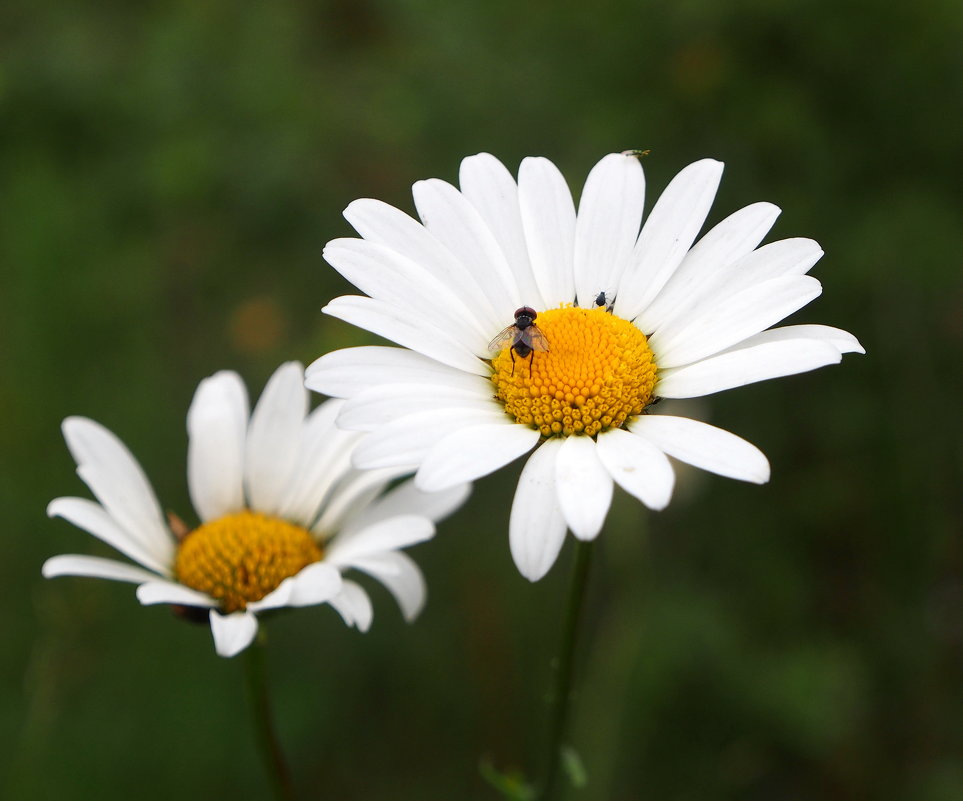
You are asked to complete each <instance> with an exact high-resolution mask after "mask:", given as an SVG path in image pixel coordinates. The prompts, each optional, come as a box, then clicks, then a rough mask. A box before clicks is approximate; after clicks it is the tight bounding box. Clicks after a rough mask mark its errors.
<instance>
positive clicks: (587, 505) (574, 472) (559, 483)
mask: <svg viewBox="0 0 963 801" xmlns="http://www.w3.org/2000/svg"><path fill="white" fill-rule="evenodd" d="M555 482H556V487H557V490H558V502H559V506H561V509H562V514H563V515H564V516H565V522H566V523H568V527H569V528H570V529H572V533H573V534H574V535H575V536H576V537H578V538H579V539H580V540H593V539H595V538H596V537H597V536H598V534H599V532H600V531H601V530H602V524H603V523H604V522H605V516H606V515H607V514H608V511H609V506H610V505H611V504H612V477H611V476H610V475H609V473H608V471H607V470H606V469H605V467H604V466H603V465H602V462H601V461H600V460H599V457H598V454H597V453H596V445H595V442H594V441H593V440H592V438H591V437H567V438H566V439H565V440H564V441H563V443H562V447H561V448H559V451H558V458H557V460H556V462H555Z"/></svg>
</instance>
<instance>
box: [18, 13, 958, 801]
mask: <svg viewBox="0 0 963 801" xmlns="http://www.w3.org/2000/svg"><path fill="white" fill-rule="evenodd" d="M961 41H963V6H961V5H960V4H959V3H956V2H947V1H946V0H924V2H921V3H917V4H915V5H912V7H911V5H910V4H897V5H894V6H893V7H885V6H884V5H883V4H879V3H870V2H865V0H846V1H845V2H828V0H824V1H823V2H805V3H804V2H798V0H797V2H788V3H782V4H777V3H771V2H764V0H741V1H740V2H734V3H728V4H719V3H715V2H711V1H710V0H684V1H683V2H679V3H674V4H668V3H655V2H647V3H631V2H599V3H595V4H589V3H574V2H564V3H532V4H528V5H525V4H520V3H517V2H505V1H504V0H489V2H487V3H484V4H481V3H479V4H462V3H430V2H426V1H425V0H421V1H420V2H419V1H417V0H413V1H412V2H402V3H393V2H389V0H331V1H330V2H321V3H315V4H310V3H306V2H294V0H277V1H276V2H273V3H251V4H237V3H231V2H226V1H224V0H191V1H190V2H177V3H171V2H167V3H165V2H147V3H137V4H130V3H121V2H101V3H67V2H63V0H31V1H30V2H29V3H27V2H25V0H13V2H7V3H4V4H3V6H2V8H0V264H2V277H0V282H2V283H0V303H2V311H0V314H2V324H0V353H2V358H3V370H2V379H0V412H2V419H3V425H2V427H0V465H2V473H0V503H2V509H3V514H4V518H5V524H4V526H3V528H4V549H3V550H4V558H3V559H2V560H0V577H2V586H3V594H2V597H0V636H2V638H3V645H2V648H0V797H2V798H4V799H16V800H18V801H19V799H25V800H27V799H59V800H63V801H69V800H70V799H87V798H98V799H113V798H118V799H121V798H123V799H126V798H134V797H136V798H139V799H170V798H185V799H188V798H198V799H200V798H209V797H228V796H230V797H239V798H258V797H264V796H266V794H267V783H266V781H265V779H264V776H263V774H262V771H261V767H260V764H259V762H258V760H257V755H256V752H255V749H254V741H253V737H252V735H251V732H250V729H249V727H248V717H247V715H248V709H247V705H246V699H245V695H244V685H243V675H242V670H241V668H242V665H241V664H240V662H239V660H223V659H219V658H218V657H216V656H215V655H214V652H213V648H212V646H211V641H210V635H209V633H208V631H206V630H205V629H204V628H203V627H193V626H189V625H185V624H183V623H181V622H180V621H178V620H176V619H174V618H173V616H172V615H171V614H170V613H169V611H168V610H167V609H165V608H160V607H151V608H146V609H145V608H141V607H140V606H139V605H138V604H137V602H136V600H135V599H134V597H133V591H132V588H130V587H129V586H126V585H119V584H110V583H107V582H97V581H91V580H82V579H59V580H57V581H55V582H46V581H44V580H42V579H41V578H40V572H39V571H40V565H41V563H42V562H43V560H44V559H45V558H46V557H48V556H50V555H53V554H57V553H63V552H81V553H100V554H106V553H107V549H106V548H105V547H102V546H101V545H100V544H99V543H98V542H97V541H95V540H94V539H93V538H92V537H90V536H88V535H87V534H85V533H83V532H81V531H80V530H77V529H74V528H72V527H71V526H69V525H68V524H66V523H64V522H63V521H59V520H54V521H52V520H48V519H47V518H46V517H45V514H44V509H45V506H46V504H47V502H48V501H49V500H50V499H52V498H53V497H56V496H58V495H84V494H86V490H85V489H84V488H83V486H82V484H81V483H80V481H79V479H77V478H76V476H75V475H74V472H73V470H74V466H73V464H72V462H71V460H70V458H69V456H68V454H67V451H66V448H65V447H64V445H63V441H62V439H61V436H60V431H59V422H60V420H61V419H62V418H63V417H65V416H66V415H68V414H84V415H88V416H90V417H93V418H95V419H97V420H99V421H102V422H103V423H104V424H106V425H107V426H108V427H110V428H111V429H112V430H114V431H115V432H117V433H118V435H119V436H121V437H122V438H123V439H124V441H125V442H126V443H127V444H128V445H129V446H130V448H131V449H132V450H133V451H134V453H135V454H136V455H137V457H138V458H139V459H140V460H141V462H142V464H143V465H144V467H145V470H146V471H147V472H148V474H149V475H150V477H151V478H152V480H153V482H154V486H155V488H156V490H157V493H158V495H159V497H160V498H161V500H162V503H163V504H164V505H165V506H167V507H170V508H172V509H175V510H177V511H179V512H180V513H181V514H182V515H185V516H188V517H189V516H190V514H191V512H190V506H189V502H188V496H187V491H186V486H185V477H184V476H185V473H184V464H185V455H186V436H185V427H184V416H185V412H186V409H187V406H188V404H189V402H190V398H191V395H192V393H193V391H194V387H195V386H196V384H197V382H198V381H199V380H200V379H201V378H202V377H204V376H206V375H209V374H211V373H212V372H214V371H216V370H218V369H222V368H233V369H237V370H239V371H240V372H241V373H242V375H244V376H245V378H246V380H247V382H248V386H249V387H250V389H251V391H252V394H255V395H256V394H257V393H258V392H260V389H261V387H262V386H263V383H264V381H265V380H266V378H267V376H268V375H269V374H270V373H271V371H273V369H274V368H275V367H276V366H277V364H279V363H280V362H281V361H283V360H287V359H300V360H301V361H302V362H304V363H309V362H310V361H312V360H313V359H314V358H316V357H317V356H318V355H320V354H321V353H323V352H325V351H327V350H330V349H333V348H337V347H343V346H347V345H352V344H362V343H366V342H369V341H371V340H370V339H369V338H368V336H367V335H366V334H364V333H363V332H360V331H357V330H354V329H352V328H351V327H349V326H348V325H346V324H342V323H340V322H338V321H335V320H331V319H327V318H325V317H324V316H323V315H321V314H320V311H319V310H320V308H321V306H322V305H323V304H324V303H325V302H326V301H327V300H328V299H330V298H331V297H333V296H335V295H337V294H341V293H343V292H345V291H346V289H347V286H346V285H345V284H344V282H342V281H341V279H340V278H339V277H338V276H337V275H336V274H335V272H334V271H333V270H332V269H330V268H329V267H327V266H326V265H325V264H324V263H323V261H322V259H321V247H322V245H323V244H324V242H325V241H327V240H329V239H332V238H334V237H338V236H345V235H350V229H349V227H348V225H347V224H346V223H345V222H344V221H343V219H342V218H341V216H340V212H341V210H342V209H343V208H344V206H345V205H346V204H347V203H348V202H349V201H351V200H352V199H354V198H356V197H360V196H373V197H378V198H381V199H383V200H386V201H388V202H390V203H393V204H395V205H398V206H400V207H401V208H404V209H406V210H408V211H411V210H412V204H411V198H410V185H411V183H412V182H413V181H415V180H417V179H419V178H424V177H431V176H436V177H442V178H446V179H448V180H456V178H457V169H458V163H459V160H460V158H461V157H463V156H465V155H469V154H472V153H476V152H478V151H482V150H485V151H489V152H491V153H494V154H495V155H497V156H498V157H499V158H501V159H502V160H503V161H504V162H505V163H506V164H508V165H509V166H510V167H511V169H512V170H513V171H514V170H515V169H516V168H517V165H518V162H519V160H520V159H521V158H522V157H524V156H525V155H532V154H538V155H546V156H549V157H550V158H552V159H553V160H554V161H555V162H556V163H557V164H558V165H559V166H560V167H561V168H562V170H563V171H564V172H565V174H566V175H567V176H568V177H569V180H570V184H571V185H572V186H573V187H574V188H575V190H576V191H578V188H579V187H580V186H581V183H582V181H583V180H584V177H585V175H586V173H587V172H588V170H589V169H590V167H591V166H592V165H593V164H594V163H595V161H596V160H597V159H598V158H599V157H600V156H602V155H603V154H604V153H607V152H609V151H612V150H622V149H625V148H651V150H652V154H651V155H650V156H649V157H647V158H646V159H645V162H644V166H645V169H646V173H647V178H648V185H649V190H648V200H649V206H651V203H652V199H653V198H654V197H655V196H656V194H657V192H658V191H659V190H660V189H661V188H662V187H664V186H665V184H666V182H667V181H668V180H669V178H670V177H671V176H672V175H673V174H674V173H675V172H676V171H678V170H679V169H681V167H683V166H684V165H685V164H687V163H689V162H690V161H693V160H695V159H698V158H701V157H704V156H712V157H715V158H719V159H721V160H723V161H725V162H726V163H727V168H726V173H725V176H724V178H723V183H722V188H721V191H720V194H719V197H718V199H717V201H716V204H715V206H714V208H713V212H712V216H711V218H710V221H709V222H710V223H712V222H715V221H717V220H719V219H721V218H722V217H724V216H725V215H726V214H728V213H730V212H732V211H734V210H735V209H737V208H739V207H741V206H744V205H747V204H748V203H750V202H754V201H757V200H769V201H772V202H775V203H776V204H778V205H779V206H781V207H782V208H783V210H784V214H783V217H782V218H781V219H780V220H779V222H778V223H777V225H776V228H775V229H774V231H773V234H772V235H771V237H770V238H783V237H787V236H811V237H813V238H815V239H817V240H819V242H820V243H821V244H822V245H823V247H824V248H825V250H826V253H827V255H826V256H825V258H824V259H823V260H822V262H820V264H819V265H817V267H816V269H815V270H814V274H815V275H816V276H817V277H818V278H820V279H821V280H822V281H823V284H824V288H825V295H824V296H823V297H821V298H820V299H819V300H818V301H817V302H815V303H813V304H812V305H811V306H810V307H808V308H807V309H805V310H803V311H802V312H801V313H799V314H798V315H796V317H795V318H794V320H795V321H803V322H820V323H827V324H831V325H836V326H840V327H842V328H846V329H848V330H850V331H853V332H854V333H855V334H856V335H857V336H859V337H860V339H861V340H862V342H863V343H864V345H865V346H866V348H867V351H868V355H867V356H865V357H859V356H848V357H846V359H845V361H844V364H843V365H842V366H841V367H834V368H828V369H824V370H821V371H818V372H816V373H811V374H806V375H801V376H796V377H792V378H786V379H781V380H778V381H773V382H768V383H764V384H759V385H755V386H751V387H747V388H744V389H742V390H738V391H734V392H729V393H724V394H722V395H719V396H715V397H713V398H710V399H708V402H705V403H699V404H696V403H693V404H689V405H688V406H687V411H691V412H692V413H693V414H699V415H702V416H705V417H707V418H709V419H711V420H712V421H713V422H715V423H716V424H718V425H722V426H724V427H726V428H729V429H731V430H733V431H735V432H737V433H739V434H741V435H742V436H744V437H746V438H748V439H750V440H751V441H753V442H754V443H756V444H758V445H759V446H760V447H761V448H762V449H763V450H764V451H765V452H766V453H767V455H768V456H769V458H770V460H771V462H772V465H773V478H772V482H771V483H770V484H769V485H768V486H765V487H761V488H760V487H755V486H746V485H742V484H740V483H737V482H732V481H728V480H725V479H721V478H717V477H714V476H709V475H705V474H699V473H695V472H694V471H681V470H680V486H679V487H678V490H677V497H676V500H675V502H674V503H673V504H672V506H670V508H669V509H668V510H667V511H665V512H663V513H661V514H659V515H650V514H646V513H644V512H643V510H642V508H641V507H640V505H638V504H637V503H635V502H631V501H629V500H628V499H627V498H626V497H625V496H618V497H617V499H616V504H615V507H614V509H613V513H612V515H611V516H610V518H609V522H608V524H607V527H606V531H605V532H604V533H603V537H602V540H601V542H600V547H599V550H598V553H597V556H598V559H597V562H596V564H595V565H594V572H593V576H592V584H591V595H590V598H589V607H588V615H587V623H588V626H587V628H586V632H587V636H586V639H585V640H584V649H583V651H582V654H581V657H582V658H581V660H580V668H581V670H582V679H583V681H582V692H581V694H580V696H579V698H578V701H577V706H576V710H575V719H574V722H573V724H574V725H573V730H572V740H573V742H574V743H575V744H576V745H577V747H578V748H579V750H580V751H581V753H582V755H583V758H584V760H585V763H586V766H587V768H588V773H589V782H590V783H589V786H588V788H587V789H586V790H585V791H583V792H582V793H581V794H578V797H579V798H584V799H593V800H594V799H617V800H619V801H635V800H639V801H648V800H649V799H652V800H653V801H655V800H658V801H686V800H688V799H700V800H703V799H740V800H745V799H748V800H749V801H754V800H755V799H760V801H761V800H762V799H767V800H769V801H771V800H772V799H779V800H780V801H783V800H785V801H795V800H796V799H800V800H802V799H806V800H807V801H808V799H814V800H815V799H820V801H844V800H845V801H849V800H852V801H857V800H858V799H900V800H905V801H954V800H955V799H960V798H963V579H961V573H963V569H961V568H963V542H961V537H960V535H961V512H963V508H961V497H963V494H961V488H963V475H961V473H963V471H961V459H960V454H961V426H960V391H961V382H960V374H961V373H960V359H961V344H963V280H961V276H963V271H961V256H960V254H961V253H963V225H961V220H963V193H961V176H963V155H961V154H963V122H961V114H960V101H961V96H963V93H961V89H963V50H961V47H960V42H961ZM517 471H518V467H517V466H515V467H514V468H513V469H511V470H508V471H503V472H502V473H501V474H500V475H499V476H497V477H494V478H489V479H486V480H483V481H481V482H480V483H479V485H478V486H477V488H476V491H475V494H474V496H473V498H472V500H471V501H470V503H469V505H468V506H467V507H466V508H465V509H464V510H463V511H462V512H461V513H460V514H459V515H457V516H456V517H455V518H453V519H452V520H450V521H449V522H448V523H447V524H445V525H444V526H443V528H442V530H441V532H440V534H439V536H438V538H437V539H436V541H435V542H433V543H431V544H429V545H426V546H422V547H420V548H419V549H418V550H417V551H416V552H415V556H416V558H418V560H419V562H420V564H421V565H422V566H423V568H424V570H425V572H426V574H427V576H428V580H429V585H430V601H429V605H428V608H427V609H426V611H425V613H424V614H423V616H422V618H421V619H420V620H419V621H418V622H417V623H416V624H415V625H413V626H407V625H406V624H404V623H403V622H402V621H401V619H400V615H399V614H398V612H397V609H396V608H395V607H394V604H393V602H392V600H391V599H390V597H388V595H387V593H385V592H384V591H382V590H381V589H379V588H377V587H374V586H373V585H371V584H370V583H369V586H371V587H372V593H373V595H374V599H375V602H376V614H375V624H374V626H373V628H372V630H371V632H370V633H369V634H368V635H364V636H362V635H360V634H358V633H357V632H356V631H353V630H348V629H347V628H346V627H345V626H344V625H343V624H342V623H341V622H340V620H339V619H338V618H337V617H336V615H335V614H334V613H333V612H332V611H331V610H330V609H328V608H315V609H308V610H302V611H299V612H297V613H295V614H290V615H288V616H286V617H282V618H281V619H279V620H278V621H277V622H276V623H275V624H273V625H272V626H271V648H270V649H269V661H270V670H271V673H272V676H273V680H274V688H275V692H276V696H277V701H278V716H279V726H280V730H281V735H282V738H283V740H284V743H285V745H286V746H287V748H288V751H289V754H290V757H291V760H292V762H293V764H294V772H295V778H296V782H297V785H298V787H299V789H300V790H301V792H302V794H303V797H304V798H306V799H307V798H317V799H328V798H331V799H334V798H337V799H348V800H349V801H350V799H363V800H364V801H380V800H384V799H459V800H460V799H479V800H483V799H493V798H495V797H496V794H495V793H494V792H493V791H492V790H491V789H489V788H488V787H487V786H486V785H485V784H484V783H483V782H482V781H481V780H480V779H479V778H478V770H477V764H478V761H479V758H480V757H482V756H487V757H488V758H490V759H491V760H492V761H493V762H494V764H495V765H497V766H498V767H499V768H501V769H505V770H510V769H513V768H519V769H524V770H529V769H530V768H531V767H532V765H533V763H534V761H535V760H536V759H537V757H538V755H539V753H538V747H537V744H538V743H540V741H539V740H538V737H539V734H540V732H541V730H542V727H543V726H544V720H545V710H544V704H543V696H544V692H545V688H546V677H547V673H548V658H549V654H550V652H551V651H552V649H553V648H554V645H555V641H556V638H557V633H558V632H557V630H558V622H559V617H560V610H561V608H562V602H563V595H564V590H565V586H566V579H567V576H568V568H569V563H570V559H571V550H572V546H571V541H570V542H569V543H568V545H567V547H566V549H565V551H564V552H563V555H562V559H561V560H560V562H559V564H558V565H556V567H555V569H554V570H553V571H552V572H551V573H550V574H549V576H548V578H547V579H545V580H544V581H542V582H540V583H539V584H536V585H530V584H529V583H528V582H526V581H525V580H523V579H522V578H521V577H520V576H519V575H518V573H517V571H516V570H515V568H514V567H513V565H512V563H511V559H510V556H509V551H508V543H507V521H508V510H509V503H510V498H511V493H512V491H513V486H514V481H515V480H516V477H517ZM574 795H575V794H573V797H574Z"/></svg>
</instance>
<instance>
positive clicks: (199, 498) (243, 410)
mask: <svg viewBox="0 0 963 801" xmlns="http://www.w3.org/2000/svg"><path fill="white" fill-rule="evenodd" d="M248 409H249V407H248V400H247V389H246V388H245V387H244V382H243V381H241V378H240V376H239V375H238V374H237V373H234V372H231V371H228V370H223V371H221V372H219V373H215V374H214V375H212V376H210V377H209V378H205V379H204V380H203V381H201V383H200V384H198V386H197V390H196V391H195V392H194V399H193V400H192V401H191V408H190V410H189V411H188V412H187V433H188V437H189V444H188V448H187V483H188V486H189V487H190V492H191V502H192V503H193V504H194V508H195V509H196V510H197V514H198V516H199V517H200V518H201V520H202V521H204V522H207V521H208V520H214V519H216V518H218V517H222V516H224V515H226V514H231V513H232V512H237V511H240V510H241V509H243V508H244V443H245V439H246V437H247V423H248V415H249V411H248Z"/></svg>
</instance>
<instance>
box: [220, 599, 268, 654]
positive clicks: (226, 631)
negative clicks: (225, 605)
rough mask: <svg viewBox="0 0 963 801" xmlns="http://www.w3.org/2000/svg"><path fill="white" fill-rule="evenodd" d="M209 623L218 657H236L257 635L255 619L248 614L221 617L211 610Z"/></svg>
mask: <svg viewBox="0 0 963 801" xmlns="http://www.w3.org/2000/svg"><path fill="white" fill-rule="evenodd" d="M210 621H211V634H212V635H214V649H215V650H216V651H217V655H218V656H227V657H231V656H236V655H237V654H239V653H241V651H243V650H244V649H245V648H247V647H248V646H249V645H250V644H251V643H252V642H253V640H254V635H255V634H257V618H256V617H254V615H252V614H251V613H250V612H234V613H233V614H230V615H222V614H220V613H219V612H217V611H215V610H214V609H212V610H211V612H210Z"/></svg>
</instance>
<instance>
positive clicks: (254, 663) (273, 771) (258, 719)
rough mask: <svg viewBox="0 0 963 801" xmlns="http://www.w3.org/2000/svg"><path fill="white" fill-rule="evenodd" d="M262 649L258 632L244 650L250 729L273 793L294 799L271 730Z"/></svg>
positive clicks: (283, 800)
mask: <svg viewBox="0 0 963 801" xmlns="http://www.w3.org/2000/svg"><path fill="white" fill-rule="evenodd" d="M264 651H265V648H264V641H263V638H262V637H261V636H258V637H257V639H255V641H254V642H253V643H251V646H250V647H249V648H248V649H247V653H245V654H244V666H245V669H246V671H245V672H246V673H247V687H248V695H249V696H250V698H251V714H252V716H253V722H254V730H255V733H256V735H257V739H258V747H259V748H260V751H261V758H262V759H263V761H264V768H265V770H266V771H267V774H268V778H269V780H270V782H271V787H272V789H273V790H274V797H275V798H276V799H277V801H294V797H295V796H294V785H293V784H292V782H291V773H290V771H289V770H288V766H287V763H286V762H285V761H284V754H283V753H282V752H281V745H280V743H279V742H278V737H277V732H276V731H275V730H274V721H273V718H272V715H271V698H270V695H269V694H268V686H267V671H266V670H265V667H264Z"/></svg>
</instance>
